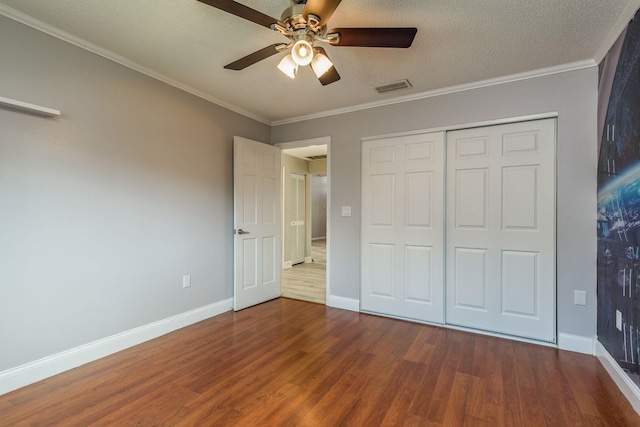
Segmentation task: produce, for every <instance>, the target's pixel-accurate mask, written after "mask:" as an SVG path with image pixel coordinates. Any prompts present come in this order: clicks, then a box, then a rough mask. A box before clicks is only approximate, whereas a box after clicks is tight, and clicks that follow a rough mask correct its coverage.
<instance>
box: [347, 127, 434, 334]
mask: <svg viewBox="0 0 640 427" xmlns="http://www.w3.org/2000/svg"><path fill="white" fill-rule="evenodd" d="M443 151H444V133H443V132H439V133H430V134H422V135H412V136H403V137H396V138H388V139H380V140H372V141H365V142H363V146H362V242H361V248H362V249H361V250H362V264H361V277H362V286H361V299H360V308H361V310H363V311H369V312H377V313H382V314H387V315H392V316H399V317H405V318H411V319H416V320H421V321H428V322H437V323H442V322H443V321H444V286H443V284H444V276H443V272H444V258H443V255H444V245H443V238H444V218H443V212H444V198H443V193H444V180H443V178H444V156H443Z"/></svg>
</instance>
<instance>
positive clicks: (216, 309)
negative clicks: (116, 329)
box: [0, 299, 233, 395]
mask: <svg viewBox="0 0 640 427" xmlns="http://www.w3.org/2000/svg"><path fill="white" fill-rule="evenodd" d="M232 307H233V299H227V300H223V301H219V302H216V303H213V304H210V305H207V306H204V307H200V308H196V309H195V310H191V311H187V312H186V313H181V314H178V315H176V316H172V317H169V318H166V319H163V320H159V321H157V322H153V323H149V324H148V325H144V326H140V327H138V328H134V329H131V330H128V331H125V332H121V333H119V334H116V335H112V336H110V337H107V338H103V339H100V340H97V341H94V342H91V343H88V344H84V345H81V346H79V347H76V348H72V349H70V350H66V351H63V352H61V353H57V354H54V355H52V356H47V357H44V358H42V359H39V360H36V361H34V362H30V363H26V364H24V365H21V366H18V367H15V368H11V369H8V370H6V371H2V372H0V395H2V394H5V393H8V392H10V391H13V390H16V389H19V388H20V387H24V386H26V385H29V384H33V383H35V382H38V381H41V380H43V379H45V378H49V377H52V376H54V375H57V374H59V373H61V372H64V371H68V370H69V369H73V368H76V367H78V366H81V365H84V364H86V363H89V362H93V361H94V360H98V359H100V358H102V357H105V356H108V355H110V354H113V353H117V352H119V351H121V350H124V349H127V348H129V347H133V346H134V345H138V344H141V343H143V342H145V341H149V340H152V339H154V338H157V337H159V336H162V335H164V334H168V333H169V332H173V331H175V330H177V329H181V328H184V327H185V326H189V325H192V324H194V323H197V322H200V321H202V320H205V319H208V318H210V317H213V316H217V315H218V314H222V313H224V312H226V311H229V310H231V308H232Z"/></svg>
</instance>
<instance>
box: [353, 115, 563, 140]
mask: <svg viewBox="0 0 640 427" xmlns="http://www.w3.org/2000/svg"><path fill="white" fill-rule="evenodd" d="M557 117H558V112H557V111H551V112H547V113H538V114H528V115H526V116H517V117H505V118H502V119H494V120H484V121H481V122H473V123H459V124H453V125H448V126H440V127H436V128H429V129H420V130H410V131H405V132H394V133H388V134H383V135H372V136H364V137H362V138H361V141H363V142H364V141H377V140H379V139H387V138H397V137H402V136H411V135H422V134H425V133H434V132H448V131H452V130H462V129H469V128H479V127H484V126H494V125H506V124H510V123H519V122H529V121H532V120H544V119H555V118H557Z"/></svg>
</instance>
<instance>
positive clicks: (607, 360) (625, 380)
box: [596, 341, 640, 414]
mask: <svg viewBox="0 0 640 427" xmlns="http://www.w3.org/2000/svg"><path fill="white" fill-rule="evenodd" d="M596 357H597V358H598V360H599V361H600V363H602V366H604V368H605V369H606V370H607V372H608V373H609V376H610V377H611V379H612V380H613V381H614V382H615V383H616V385H617V386H618V388H619V389H620V391H621V392H622V394H623V395H624V397H626V398H627V400H628V401H629V403H630V404H631V406H632V407H633V409H635V411H636V412H637V413H638V414H640V389H638V386H636V385H635V384H634V382H633V381H631V378H629V376H628V375H627V374H626V373H625V372H624V371H623V370H622V368H621V367H620V365H618V363H617V362H616V361H615V359H614V358H613V357H612V356H611V355H610V354H609V352H608V351H607V349H606V348H604V346H603V345H602V343H600V341H596Z"/></svg>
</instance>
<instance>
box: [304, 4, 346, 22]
mask: <svg viewBox="0 0 640 427" xmlns="http://www.w3.org/2000/svg"><path fill="white" fill-rule="evenodd" d="M341 1H342V0H307V4H306V5H305V6H304V10H303V11H302V16H303V17H304V19H307V17H308V16H309V15H316V16H319V17H320V25H324V24H326V23H327V21H328V20H329V19H330V18H331V15H333V12H334V11H335V10H336V8H337V7H338V5H339V4H340V2H341Z"/></svg>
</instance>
